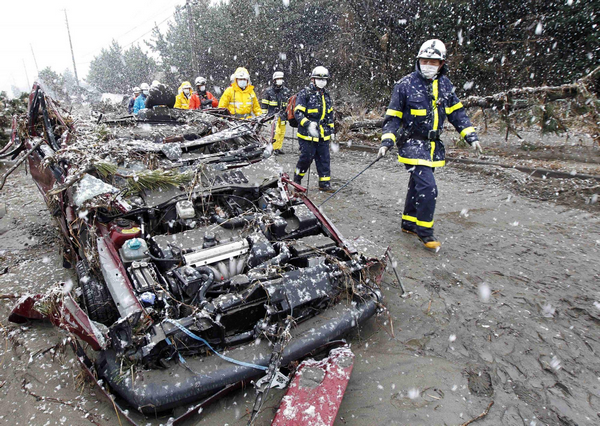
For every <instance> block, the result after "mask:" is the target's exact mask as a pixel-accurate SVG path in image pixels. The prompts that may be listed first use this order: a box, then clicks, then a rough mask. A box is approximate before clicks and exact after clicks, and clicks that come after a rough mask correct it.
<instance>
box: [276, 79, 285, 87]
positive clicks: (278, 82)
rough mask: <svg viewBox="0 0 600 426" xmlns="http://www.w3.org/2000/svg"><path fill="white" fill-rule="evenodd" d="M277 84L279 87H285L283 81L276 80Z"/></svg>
mask: <svg viewBox="0 0 600 426" xmlns="http://www.w3.org/2000/svg"><path fill="white" fill-rule="evenodd" d="M275 84H276V85H278V86H283V79H281V78H278V79H277V80H275Z"/></svg>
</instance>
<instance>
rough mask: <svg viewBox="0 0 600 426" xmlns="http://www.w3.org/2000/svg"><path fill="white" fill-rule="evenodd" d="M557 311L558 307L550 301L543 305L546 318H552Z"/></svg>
mask: <svg viewBox="0 0 600 426" xmlns="http://www.w3.org/2000/svg"><path fill="white" fill-rule="evenodd" d="M555 312H556V309H554V308H553V307H552V305H551V304H550V303H547V304H546V305H544V306H543V307H542V315H543V316H544V317H546V318H552V317H553V316H554V313H555Z"/></svg>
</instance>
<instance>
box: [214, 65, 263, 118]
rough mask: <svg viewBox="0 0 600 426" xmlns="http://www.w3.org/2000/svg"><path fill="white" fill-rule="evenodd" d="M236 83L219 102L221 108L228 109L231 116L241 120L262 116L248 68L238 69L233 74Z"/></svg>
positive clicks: (224, 93) (226, 90)
mask: <svg viewBox="0 0 600 426" xmlns="http://www.w3.org/2000/svg"><path fill="white" fill-rule="evenodd" d="M233 77H234V81H233V83H232V84H231V86H229V87H228V88H227V89H225V92H223V96H221V99H220V100H219V108H227V109H228V110H229V113H230V114H231V115H235V116H236V117H239V118H250V117H252V114H254V115H255V116H256V117H258V116H259V115H261V114H262V110H261V108H260V104H259V103H258V98H257V97H256V93H254V86H252V85H251V84H250V74H249V73H248V70H247V69H246V68H242V67H240V68H238V69H237V70H235V73H234V74H233Z"/></svg>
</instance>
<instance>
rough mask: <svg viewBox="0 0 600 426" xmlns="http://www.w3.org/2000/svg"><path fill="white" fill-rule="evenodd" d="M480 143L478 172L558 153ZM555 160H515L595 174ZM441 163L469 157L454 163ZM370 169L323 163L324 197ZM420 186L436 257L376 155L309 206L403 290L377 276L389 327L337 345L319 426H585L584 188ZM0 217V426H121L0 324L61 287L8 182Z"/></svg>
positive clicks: (510, 181)
mask: <svg viewBox="0 0 600 426" xmlns="http://www.w3.org/2000/svg"><path fill="white" fill-rule="evenodd" d="M521 136H523V135H521ZM536 138H538V139H536ZM482 139H483V145H484V148H486V147H487V148H488V150H487V152H486V154H487V155H488V156H489V159H486V158H484V159H483V160H484V161H486V160H489V161H492V160H493V161H494V162H498V161H508V162H510V161H514V162H516V161H517V160H518V161H520V160H522V159H518V158H516V157H512V158H511V156H510V155H503V154H502V153H501V152H496V151H494V152H492V150H491V148H493V147H499V148H502V147H504V148H505V150H506V152H509V150H508V149H507V147H511V144H512V145H513V146H512V148H511V149H513V148H514V149H515V150H517V153H518V154H525V155H526V154H533V153H535V152H536V151H538V152H547V151H548V149H546V150H544V148H543V147H546V146H549V147H551V148H550V151H551V150H552V149H553V148H552V147H556V146H563V145H564V146H566V148H560V149H561V150H563V151H568V147H569V144H568V143H567V144H564V141H560V140H555V141H553V140H551V138H548V139H544V138H540V137H539V134H535V136H532V137H531V143H535V144H537V146H539V147H542V148H540V149H534V150H529V151H525V150H522V149H521V150H519V148H518V145H519V143H521V141H519V140H516V141H512V142H511V143H506V142H504V135H503V134H500V133H493V132H490V133H488V134H486V135H484V136H483V138H482ZM515 139H516V138H515ZM582 140H583V142H582V143H581V144H580V145H572V147H573V148H572V149H571V151H576V150H579V149H584V150H587V151H588V152H589V153H591V154H590V155H587V156H586V157H588V158H589V157H592V158H593V156H594V155H595V156H597V155H598V150H599V149H598V147H597V146H594V145H593V144H592V143H591V142H590V140H589V138H587V139H586V138H585V136H582ZM292 143H293V145H294V146H293V147H292ZM296 148H297V144H296V143H295V142H293V141H292V140H286V144H285V145H284V149H285V151H286V152H287V154H286V155H284V156H281V157H277V161H279V162H280V163H281V164H282V165H283V166H284V168H285V170H289V171H290V172H291V171H292V170H293V167H294V165H295V161H296V159H297V154H296V153H295V150H296ZM450 151H452V150H450ZM500 151H501V150H500ZM520 151H523V153H521V152H520ZM556 152H557V154H556V155H555V156H554V157H552V156H551V155H550V158H549V159H548V158H539V159H537V158H533V157H528V158H525V159H524V161H528V160H530V159H532V160H534V161H538V160H539V161H557V164H558V166H557V168H558V169H561V167H562V169H564V170H567V171H569V172H570V171H571V170H573V169H574V170H576V173H584V172H585V173H591V170H590V169H589V167H597V166H598V164H595V163H593V162H592V163H584V162H581V161H578V160H577V159H575V160H568V159H565V158H562V157H559V155H558V153H559V152H560V150H559V149H558V148H556ZM452 154H453V155H459V156H460V155H462V156H465V157H470V158H473V156H472V153H470V152H469V151H453V152H452ZM492 157H493V158H492ZM372 159H374V154H372V153H364V152H357V151H348V150H342V151H339V152H335V153H334V154H333V157H332V176H333V178H332V181H333V184H334V185H337V186H340V185H341V184H343V183H344V182H346V181H347V180H348V179H350V178H351V177H352V176H353V175H355V174H356V173H358V172H359V171H361V170H362V169H363V168H364V167H366V166H367V165H368V164H369V162H370V161H372ZM561 162H562V163H561ZM597 174H599V175H600V173H597ZM436 176H437V181H438V186H439V193H440V196H439V198H438V206H437V212H436V218H435V219H436V225H435V230H436V234H437V235H438V237H439V238H440V240H441V242H442V249H441V250H440V251H439V252H438V253H429V252H426V251H425V250H423V249H422V247H421V244H420V243H419V242H418V241H417V239H416V238H415V237H412V236H408V235H406V234H401V233H400V232H399V225H400V214H401V211H402V207H403V203H404V195H405V188H406V185H407V181H408V176H407V173H406V172H405V170H404V168H403V167H400V166H399V165H398V163H396V162H395V161H394V159H393V158H392V156H388V157H386V158H385V159H384V160H383V161H380V162H378V163H376V164H375V165H374V166H373V167H372V168H370V169H369V170H368V171H366V172H365V173H364V174H363V175H361V176H360V177H359V178H358V179H357V180H356V181H354V182H353V183H352V184H351V185H349V186H348V187H347V188H345V189H344V190H343V191H342V192H341V193H340V194H339V195H338V196H336V197H335V198H333V199H332V200H330V201H329V202H328V203H327V204H325V205H324V211H325V213H326V214H327V215H328V216H329V217H330V218H331V219H333V220H334V222H335V223H336V225H337V226H338V227H339V229H340V230H341V231H342V233H343V234H344V235H345V236H346V237H347V238H349V239H351V240H354V243H355V245H356V246H357V247H358V248H359V250H362V251H366V252H368V253H369V254H372V255H381V254H382V253H383V251H384V250H385V248H386V247H388V246H390V247H391V248H392V251H393V253H394V254H395V257H396V259H397V267H398V271H399V273H400V275H401V277H402V280H403V283H404V285H405V286H406V287H407V289H408V290H409V295H408V297H406V298H402V297H400V295H399V290H398V289H397V284H395V282H394V280H393V278H392V275H391V274H387V275H386V278H385V283H384V286H383V292H384V295H385V302H386V305H387V308H388V309H389V318H391V321H390V320H389V318H388V317H387V316H385V315H382V316H381V317H379V318H377V319H372V320H371V321H370V322H368V323H367V324H366V326H365V327H363V328H362V330H360V332H358V333H355V334H354V335H352V336H350V338H349V340H350V342H351V344H352V349H353V351H354V353H355V354H356V362H355V365H354V371H353V374H352V378H351V380H350V383H349V386H348V389H347V391H346V394H345V397H344V400H343V403H342V406H341V409H340V412H339V415H338V418H337V420H336V423H335V424H336V425H380V424H391V425H407V424H410V425H461V424H464V423H466V422H468V421H469V420H471V419H473V418H476V417H477V416H479V415H481V414H482V413H483V412H484V411H485V410H486V409H487V408H488V407H489V406H490V404H491V403H492V402H493V405H492V406H491V407H490V408H489V412H488V414H487V415H486V416H485V417H483V418H481V419H480V420H478V421H477V422H476V423H474V424H477V425H510V426H512V425H515V426H517V425H519V426H520V425H527V426H531V425H557V426H558V425H594V424H599V423H600V414H599V413H600V359H599V356H598V354H599V352H600V293H599V288H598V286H599V284H600V267H599V265H600V220H599V217H600V216H599V212H600V207H599V206H600V203H598V194H600V189H599V188H598V185H599V184H600V182H598V181H595V180H579V179H575V178H573V179H554V178H546V179H543V178H535V177H531V176H528V175H527V174H525V173H522V172H519V171H516V170H514V169H506V168H502V167H498V166H485V165H464V164H460V163H456V162H452V163H450V164H449V165H448V167H445V168H443V169H440V170H438V171H437V172H436ZM304 183H306V179H305V182H304ZM316 184H317V179H316V175H315V174H314V167H313V174H312V175H311V177H310V194H311V197H312V198H313V199H314V200H315V201H316V202H317V203H320V202H321V201H323V200H324V199H325V194H320V193H318V191H317V190H316V189H315V187H316ZM0 216H1V217H2V218H1V219H0V274H1V275H0V294H1V297H2V299H0V328H1V331H0V333H1V334H2V335H3V340H2V342H1V345H0V424H10V425H26V424H27V425H63V424H64V425H67V424H78V425H85V424H96V425H118V424H120V422H122V423H123V424H126V422H125V421H124V419H122V418H121V419H119V417H118V416H117V415H116V413H115V411H114V410H113V408H112V404H111V403H110V401H108V400H106V399H105V398H104V397H102V396H101V395H100V394H99V392H98V391H97V390H96V389H95V388H94V387H93V386H91V385H90V384H89V383H86V382H85V381H84V380H83V379H82V374H81V370H80V369H79V367H78V364H77V361H76V359H75V357H74V355H73V352H72V350H71V349H70V347H69V346H68V344H66V343H65V342H66V335H65V334H64V333H62V332H61V331H59V330H56V329H54V328H53V327H52V326H50V325H48V324H29V325H27V326H25V327H18V326H15V325H14V324H11V323H9V322H8V321H7V316H8V313H9V311H10V308H11V306H12V304H13V302H14V300H13V299H12V297H13V296H14V295H19V294H22V293H24V292H28V291H29V292H36V291H41V290H43V289H44V288H46V287H47V286H48V285H50V284H51V283H53V282H56V281H59V280H67V279H69V278H70V274H69V272H68V271H66V270H63V269H61V268H60V265H61V256H60V250H59V248H60V244H59V242H60V241H59V237H58V233H57V231H56V229H55V227H54V224H53V222H52V220H51V217H50V215H49V214H48V211H47V208H46V206H45V204H44V203H43V202H42V198H41V195H40V194H39V192H38V191H37V188H36V187H35V185H34V184H33V183H32V181H31V179H30V177H29V176H26V175H25V172H24V170H20V171H19V172H18V173H16V174H15V175H13V176H11V178H9V181H8V183H7V185H6V187H5V189H4V190H2V192H1V193H0ZM392 325H393V327H392ZM270 395H271V397H270V398H269V400H268V401H267V402H266V403H265V406H264V410H263V412H262V413H261V417H260V420H259V422H258V423H257V424H259V425H268V424H270V421H271V419H272V418H273V415H274V410H276V408H277V406H278V404H279V400H280V398H281V396H282V393H281V392H280V391H277V392H272V393H271V394H270ZM253 400H254V392H253V389H252V388H246V389H242V390H239V391H236V392H235V393H234V394H232V395H230V396H228V397H226V398H224V399H222V400H220V401H219V402H217V403H215V404H213V405H212V406H210V407H209V408H207V409H205V410H204V411H203V412H202V413H201V415H200V416H199V417H197V418H196V419H195V420H194V421H191V422H189V424H207V425H225V424H227V425H245V424H246V423H247V421H248V417H247V413H248V411H249V410H251V408H252V404H253ZM167 422H168V419H167V418H163V419H159V420H158V421H156V420H152V419H147V420H144V421H143V422H141V423H140V424H147V423H148V424H160V423H163V424H166V423H167Z"/></svg>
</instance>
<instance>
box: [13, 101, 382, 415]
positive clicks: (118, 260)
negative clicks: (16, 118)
mask: <svg viewBox="0 0 600 426" xmlns="http://www.w3.org/2000/svg"><path fill="white" fill-rule="evenodd" d="M33 96H35V97H36V99H37V98H39V97H41V99H40V102H37V103H36V102H33V103H32V105H33V107H34V108H35V105H36V104H37V105H38V109H40V110H42V111H30V115H29V116H30V117H36V118H35V120H34V122H27V118H24V120H23V122H22V123H21V131H20V140H19V141H15V142H14V143H15V144H16V143H19V142H20V143H21V144H23V145H24V148H25V149H31V148H32V141H33V140H34V138H36V137H38V138H43V139H44V141H45V143H43V144H42V145H41V146H40V147H39V148H36V149H34V150H33V151H32V154H31V155H30V156H29V162H30V167H31V171H32V177H33V178H34V179H35V180H36V182H37V183H38V186H39V187H40V189H41V190H42V192H43V193H44V195H45V198H46V200H47V202H48V205H49V207H50V209H51V211H52V213H53V214H54V215H55V216H56V217H57V218H58V221H59V223H60V224H61V228H62V231H63V233H64V235H65V241H68V242H67V243H66V249H65V254H66V256H67V257H68V260H69V261H70V262H71V264H72V265H73V266H74V267H75V269H76V271H77V275H78V277H79V279H78V282H77V283H74V285H73V286H72V287H71V286H69V287H63V288H62V289H61V291H52V292H51V293H50V294H47V295H45V296H43V297H39V296H38V297H37V298H26V299H25V300H21V301H20V304H19V305H18V307H17V309H15V311H13V315H12V317H11V319H13V320H15V321H19V320H21V319H23V317H25V318H26V317H33V316H35V315H38V314H40V313H41V314H42V315H45V316H47V317H49V318H50V319H51V320H52V321H53V322H54V323H55V324H57V325H59V326H61V327H63V328H68V329H69V330H70V331H72V332H74V333H75V334H76V335H77V336H78V337H79V338H80V339H82V340H84V341H85V342H87V343H89V344H90V346H91V348H93V349H95V350H96V351H98V352H96V354H95V355H94V357H95V361H96V364H95V366H96V369H97V374H98V375H99V376H100V377H102V378H103V379H104V380H105V382H106V383H108V384H109V385H110V388H111V389H112V390H113V391H115V392H116V393H118V394H119V395H120V396H121V397H123V398H124V399H126V400H127V402H129V403H130V404H131V405H133V406H134V407H135V408H137V409H139V410H140V411H145V410H151V411H152V412H155V411H161V410H167V409H171V408H174V407H177V406H178V405H181V404H182V403H183V402H190V401H193V400H195V399H197V398H199V397H201V396H203V395H206V394H208V393H211V392H215V391H216V390H218V389H220V388H222V387H223V386H225V385H227V384H230V383H235V382H238V381H240V380H245V379H249V378H252V377H255V376H256V375H260V374H261V371H263V370H266V369H267V365H268V364H269V359H270V353H271V351H272V348H271V347H270V345H269V341H278V339H279V337H280V336H279V334H280V333H281V324H282V323H283V322H284V321H286V323H287V324H290V323H293V324H294V327H292V331H291V335H292V338H291V339H287V340H286V345H285V348H283V349H282V350H281V357H280V359H279V361H278V362H279V363H281V362H282V361H284V362H285V363H287V362H290V361H292V360H295V359H298V358H299V357H302V356H304V355H305V354H307V353H308V352H310V351H312V350H314V349H315V348H317V347H319V346H320V345H322V344H325V343H327V342H328V341H330V340H332V339H337V338H339V336H340V335H342V334H343V333H345V332H347V331H348V330H350V329H351V328H353V327H356V326H357V325H358V324H359V323H360V322H362V321H364V320H365V319H367V318H369V317H370V316H372V315H373V314H374V313H375V312H376V307H377V305H378V303H379V299H380V293H379V290H378V282H379V280H380V278H381V271H382V266H383V265H382V263H381V262H380V261H379V260H377V259H367V258H365V257H363V256H361V255H360V254H358V253H356V251H355V250H354V249H353V248H352V247H350V246H349V245H348V244H347V243H346V242H345V240H344V239H343V237H342V236H341V235H339V233H338V232H337V230H336V229H335V227H334V226H333V225H332V224H331V223H330V222H329V221H328V220H327V218H326V217H325V216H323V215H322V214H321V212H320V211H319V209H318V208H317V207H316V206H315V205H314V204H313V203H312V202H311V201H310V200H309V199H307V198H306V197H305V196H304V195H303V194H302V193H301V192H296V190H294V189H293V188H292V184H291V183H290V182H289V181H288V180H287V178H286V177H285V176H283V177H282V176H280V170H279V167H278V166H277V164H276V163H275V162H274V161H272V160H271V159H270V158H266V159H265V157H268V155H265V144H264V143H263V142H262V141H261V139H260V137H259V135H258V125H259V123H258V122H257V121H247V120H244V121H241V120H236V121H233V120H232V119H230V118H227V117H225V116H222V115H219V114H218V113H210V112H209V113H206V112H198V111H174V110H168V109H158V110H157V109H155V110H153V111H149V112H148V113H146V114H145V115H144V116H143V117H141V118H138V119H132V118H123V119H111V120H104V121H103V122H100V123H97V122H80V123H78V124H77V127H75V126H74V125H72V124H70V123H71V120H70V119H65V118H62V116H61V114H60V113H59V111H58V108H55V107H54V105H53V104H52V102H51V100H49V99H48V98H46V97H45V96H44V95H43V93H42V92H41V91H37V92H35V94H34V95H33ZM43 101H46V102H43ZM40 121H41V122H40ZM59 127H60V130H61V132H60V134H59V133H57V131H56V130H57V129H58V128H59ZM47 141H51V142H50V143H48V142H47ZM261 160H262V161H261ZM323 313H327V315H322V314H323ZM300 334H302V335H303V338H302V339H296V336H297V335H300ZM281 346H282V345H280V347H281ZM223 351H231V352H230V353H229V354H228V355H227V356H226V355H223V354H222V352H223ZM212 354H216V355H218V356H207V355H212ZM183 365H185V367H182V366H183ZM124 366H126V368H124ZM165 368H167V369H168V371H169V372H165V371H164V369H165ZM173 371H175V372H176V373H173ZM165 374H166V375H168V376H169V377H178V380H171V379H170V380H169V381H168V382H169V383H168V384H165V377H166V376H165ZM172 374H175V376H173V375H172Z"/></svg>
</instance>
